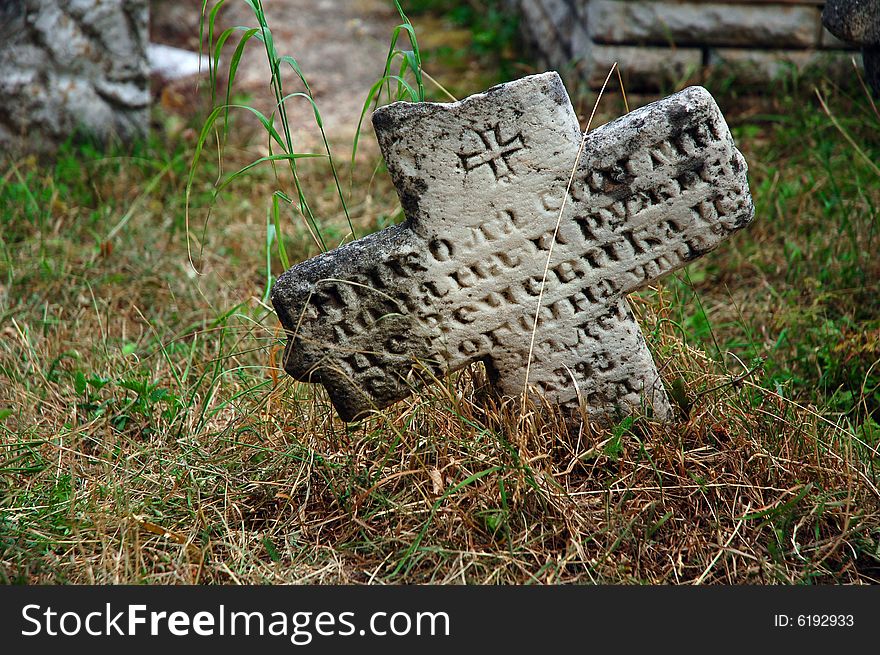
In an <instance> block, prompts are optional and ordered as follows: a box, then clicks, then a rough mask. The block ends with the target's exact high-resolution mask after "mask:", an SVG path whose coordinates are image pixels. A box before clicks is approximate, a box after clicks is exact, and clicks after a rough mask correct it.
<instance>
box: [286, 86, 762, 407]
mask: <svg viewBox="0 0 880 655" xmlns="http://www.w3.org/2000/svg"><path fill="white" fill-rule="evenodd" d="M374 125H375V126H376V133H377V137H378V139H379V143H380V146H381V147H382V152H383V154H384V156H385V160H386V163H387V164H388V169H389V172H390V173H391V175H392V178H393V180H394V183H395V185H396V186H397V188H398V190H399V191H400V193H401V199H402V201H403V204H404V207H405V209H406V212H407V217H408V221H407V222H406V223H404V224H403V225H401V226H396V227H393V228H389V229H387V230H385V231H383V232H380V233H377V234H374V235H371V236H369V237H366V238H364V239H361V240H359V241H355V242H353V243H350V244H347V245H345V246H343V247H341V248H339V249H337V250H335V251H333V252H330V253H327V254H325V255H320V256H318V257H316V258H314V259H312V260H309V261H308V262H304V263H302V264H298V265H297V266H295V267H293V268H292V269H291V270H290V271H288V272H286V273H285V274H284V275H283V276H282V277H281V278H280V279H279V281H278V283H277V284H276V287H275V288H274V289H273V295H272V300H273V303H274V305H275V307H276V310H277V311H278V315H279V318H280V319H281V321H282V323H283V325H284V327H285V329H286V331H287V332H288V335H289V339H288V348H287V352H286V360H285V368H286V370H287V371H288V372H289V373H290V374H291V375H293V376H294V377H296V378H298V379H301V380H310V381H314V382H321V383H323V384H324V385H325V386H326V387H327V389H328V391H329V393H330V397H331V399H332V400H333V402H334V404H335V405H336V407H337V409H338V410H339V412H340V415H341V416H342V417H343V418H344V419H346V420H350V419H352V418H354V417H356V416H359V415H360V414H362V413H363V412H365V411H368V410H370V409H373V408H379V407H384V406H386V405H388V404H390V403H391V402H394V401H395V400H398V399H400V398H403V397H405V396H406V395H408V394H409V393H411V392H412V389H413V384H414V383H415V381H416V379H417V376H416V375H415V374H416V373H417V372H419V371H424V370H426V369H427V371H429V372H430V373H431V374H433V375H438V376H439V375H442V374H444V373H445V372H447V371H453V370H457V369H459V368H461V367H463V366H466V365H467V364H469V363H471V362H475V361H480V360H482V361H484V362H485V363H486V365H487V367H488V368H489V370H490V372H491V373H492V377H493V379H494V380H495V383H496V385H497V386H498V388H499V390H500V392H501V393H503V394H508V395H516V394H519V393H521V392H522V391H523V390H524V388H525V385H526V382H527V381H526V374H525V369H526V367H527V365H529V355H530V352H531V356H532V359H531V362H530V365H529V368H530V373H529V379H528V385H529V388H530V389H531V390H532V392H533V393H535V395H536V397H542V398H544V399H545V400H548V401H550V402H554V403H558V404H560V405H563V406H566V407H577V406H580V405H583V406H585V407H586V408H587V410H588V411H589V412H590V413H591V414H592V415H594V416H607V415H610V414H615V413H619V412H628V411H632V410H633V408H636V407H639V406H642V405H647V406H651V407H652V408H653V411H654V413H655V415H657V416H660V417H664V416H666V415H667V414H668V412H669V405H668V400H667V398H666V395H665V392H664V390H663V386H662V383H661V381H660V376H659V373H658V371H657V367H656V365H655V364H654V361H653V359H652V357H651V354H650V352H649V350H648V348H647V346H646V344H645V341H644V338H643V337H642V334H641V331H640V330H639V327H638V325H637V323H636V322H635V320H634V318H633V316H632V313H631V311H630V309H629V306H628V304H627V301H626V295H627V294H628V293H631V292H633V291H635V290H637V289H639V288H641V287H643V286H645V285H647V284H650V283H652V282H654V281H655V280H657V279H658V278H659V277H661V276H663V275H665V274H667V273H669V272H671V271H673V270H675V269H677V268H680V267H681V266H684V265H685V264H687V263H688V262H689V261H692V260H693V259H694V258H696V257H699V256H701V255H702V254H703V253H705V252H708V251H709V250H711V249H713V248H714V247H716V246H717V245H718V244H719V243H720V242H721V241H722V240H724V239H725V238H726V237H727V235H729V234H730V233H731V232H733V231H735V230H737V229H740V228H742V227H744V226H745V225H746V224H747V223H748V222H749V221H750V220H751V218H752V215H753V209H752V203H751V198H750V196H749V192H748V184H747V180H746V165H745V162H744V160H743V159H742V156H741V155H740V154H739V152H738V151H737V150H736V149H735V147H734V145H733V141H732V139H731V137H730V133H729V130H728V129H727V126H726V124H725V123H724V119H723V118H722V116H721V114H720V112H719V111H718V108H717V106H716V105H715V103H714V101H713V100H712V98H711V96H709V94H708V93H707V92H706V91H705V90H703V89H700V88H696V87H694V88H690V89H686V90H685V91H683V92H681V93H678V94H676V95H674V96H671V97H670V98H667V99H666V100H663V101H660V102H658V103H655V104H653V105H649V106H648V107H645V108H643V109H640V110H637V111H635V112H632V113H630V114H628V115H626V116H624V117H623V118H621V119H618V120H617V121H614V122H612V123H610V124H608V125H606V126H604V127H602V128H600V129H598V130H596V131H595V132H593V133H591V134H590V135H588V136H587V137H586V143H585V148H584V151H583V152H584V155H583V157H582V158H581V160H580V161H579V162H578V163H577V168H576V169H575V175H574V178H573V182H572V184H571V186H570V187H568V181H569V177H570V175H571V171H572V169H573V167H574V166H575V163H576V161H577V159H578V151H579V148H580V142H581V138H582V135H581V134H580V132H579V129H578V123H577V118H576V116H575V115H574V112H573V110H572V108H571V105H570V103H569V101H568V97H567V95H566V93H565V90H564V88H563V87H562V84H561V81H560V80H559V78H558V76H557V75H556V74H555V73H548V74H544V75H537V76H532V77H529V78H525V79H523V80H519V81H517V82H512V83H509V84H506V85H502V86H500V87H496V88H495V89H493V90H491V91H490V92H488V93H486V94H481V95H477V96H473V97H471V98H468V99H466V100H464V101H462V102H459V103H454V104H451V105H426V104H424V103H422V104H420V105H407V104H404V103H396V104H394V105H391V106H389V107H386V108H382V109H380V110H379V111H377V113H376V115H375V116H374ZM453 134H460V135H462V137H461V139H462V142H461V143H457V142H455V141H454V140H452V141H450V136H449V135H453ZM526 163H527V166H528V167H527V168H526V167H525V166H526ZM514 168H516V170H514ZM479 170H485V171H487V172H488V171H491V173H492V175H491V176H490V175H487V174H480V175H475V174H473V173H474V172H475V171H479ZM513 176H515V177H516V183H515V184H499V181H511V180H512V178H513ZM413 190H416V192H415V193H414V191H413ZM566 193H568V199H567V202H565V203H563V200H564V199H565V196H566ZM560 212H562V214H560ZM539 301H540V307H539V306H538V305H539ZM533 335H534V339H533Z"/></svg>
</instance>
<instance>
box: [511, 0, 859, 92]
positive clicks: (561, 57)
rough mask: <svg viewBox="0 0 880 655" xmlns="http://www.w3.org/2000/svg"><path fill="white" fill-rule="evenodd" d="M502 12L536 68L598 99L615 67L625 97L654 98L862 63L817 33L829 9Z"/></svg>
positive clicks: (671, 0)
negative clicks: (516, 26) (664, 91)
mask: <svg viewBox="0 0 880 655" xmlns="http://www.w3.org/2000/svg"><path fill="white" fill-rule="evenodd" d="M508 2H509V4H510V7H511V9H513V10H515V11H518V12H519V14H520V15H521V17H522V21H521V25H522V33H523V36H524V38H525V39H526V41H527V43H528V44H529V45H530V46H531V48H532V50H533V51H534V53H535V54H536V55H537V56H538V58H539V59H540V63H542V64H544V65H546V66H548V67H553V68H557V69H558V70H560V71H561V72H563V74H564V75H566V77H567V78H568V79H569V82H570V83H576V82H583V83H586V84H587V85H588V86H590V87H591V88H594V89H595V88H598V87H599V86H601V84H602V82H603V80H604V79H605V76H606V75H607V73H608V71H609V70H610V69H611V66H612V64H613V63H614V62H615V61H616V62H618V64H619V66H620V70H621V73H622V74H623V79H624V83H625V84H626V88H627V90H632V91H656V90H658V89H661V88H665V87H667V86H669V85H673V86H676V85H677V86H682V85H684V84H685V82H686V81H688V80H689V81H690V82H693V81H696V78H698V77H699V76H700V75H702V74H703V73H705V72H708V71H710V70H716V71H721V72H727V71H729V72H730V73H731V74H734V75H736V76H737V79H738V80H739V81H741V82H744V83H747V84H760V83H767V82H771V81H772V80H773V79H774V78H775V77H777V76H779V75H780V74H781V73H783V72H784V71H786V70H790V69H792V68H795V69H798V70H803V69H804V68H806V67H808V66H825V67H827V68H828V70H829V71H830V72H832V73H833V74H841V73H843V74H851V73H852V66H851V64H850V60H851V59H852V57H856V58H857V59H860V57H859V54H858V52H857V51H855V50H854V46H853V45H852V44H849V43H847V42H845V41H843V40H841V39H838V38H836V37H835V36H834V35H833V34H831V32H829V31H828V30H827V29H825V28H824V27H823V25H822V20H821V15H822V7H823V5H825V4H826V2H825V0H717V1H712V2H697V1H689V0H685V1H676V0H508Z"/></svg>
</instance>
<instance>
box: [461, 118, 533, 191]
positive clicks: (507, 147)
mask: <svg viewBox="0 0 880 655" xmlns="http://www.w3.org/2000/svg"><path fill="white" fill-rule="evenodd" d="M474 131H475V132H476V134H477V135H478V136H479V137H480V141H481V142H482V144H483V148H482V149H480V150H475V151H472V152H463V153H459V155H458V156H459V157H460V158H461V163H462V165H463V166H464V169H465V170H466V171H472V170H474V169H475V168H479V167H480V166H488V167H489V168H491V169H492V173H493V174H494V175H495V179H496V180H500V179H502V178H507V177H509V176H510V175H512V174H513V172H514V171H513V169H512V168H511V167H510V156H511V155H512V154H513V153H515V152H517V151H518V150H522V149H523V148H524V147H525V145H524V144H523V138H522V134H517V135H516V136H513V137H511V138H509V139H507V140H505V139H502V138H501V124H500V123H496V124H495V125H494V126H493V127H492V128H491V129H488V130H474Z"/></svg>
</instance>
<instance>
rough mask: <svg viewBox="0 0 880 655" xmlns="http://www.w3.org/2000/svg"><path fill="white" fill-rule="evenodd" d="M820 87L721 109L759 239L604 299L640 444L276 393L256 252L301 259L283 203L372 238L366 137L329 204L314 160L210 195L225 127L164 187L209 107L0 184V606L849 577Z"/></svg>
mask: <svg viewBox="0 0 880 655" xmlns="http://www.w3.org/2000/svg"><path fill="white" fill-rule="evenodd" d="M416 25H417V26H418V20H417V19H416ZM254 38H256V37H254ZM424 56H425V57H430V53H429V52H426V53H425V54H424ZM404 60H405V57H404ZM398 61H399V59H398ZM379 63H380V64H381V62H379ZM438 65H439V63H438ZM405 72H406V71H405ZM408 74H409V75H411V71H409V73H408ZM407 79H412V78H411V77H409V78H407ZM708 84H710V88H713V87H712V86H711V85H712V84H713V81H712V80H710V81H709V82H708ZM839 84H840V82H839V81H838V82H835V81H831V80H827V79H822V78H821V77H801V78H790V79H787V80H785V83H784V84H782V83H780V85H779V86H777V87H776V90H775V91H774V93H773V94H772V95H771V94H767V95H765V96H758V97H756V96H754V95H746V94H743V93H742V92H741V91H738V90H737V87H736V85H730V84H727V83H724V84H723V85H722V84H719V86H718V88H719V89H721V91H722V93H720V94H719V102H720V103H721V105H722V107H724V109H725V113H726V115H727V118H728V120H729V122H730V123H731V126H732V129H733V131H734V134H735V136H736V139H737V143H738V145H739V146H740V147H741V149H742V150H743V151H744V153H745V155H746V159H747V160H748V162H749V165H750V179H751V184H752V190H753V193H754V196H755V201H756V206H757V216H756V219H755V222H754V224H753V225H752V226H751V227H750V228H749V229H748V230H747V231H746V232H744V233H740V234H737V235H736V236H735V237H734V238H733V239H731V240H730V241H729V242H728V243H727V244H725V245H724V246H723V247H722V248H720V249H719V250H718V251H716V252H715V253H712V254H711V255H709V256H707V257H706V258H704V259H702V260H700V261H699V262H696V263H695V264H693V265H691V266H690V267H689V268H688V269H687V270H686V271H685V272H683V273H681V274H679V275H677V276H675V277H672V278H668V279H667V280H666V281H665V282H664V283H663V284H662V285H661V286H660V287H658V288H657V289H656V290H653V291H650V292H647V293H644V294H642V295H641V296H639V297H637V298H634V299H633V303H634V305H635V308H636V311H637V313H638V314H639V315H640V318H641V324H642V327H643V331H644V332H645V334H646V336H647V338H648V342H649V345H650V347H651V348H652V350H653V352H654V353H655V358H656V359H657V362H658V364H659V365H660V367H661V369H662V372H663V375H664V380H665V382H666V386H667V388H668V389H670V391H671V393H672V395H673V396H674V397H675V400H676V404H677V405H678V407H679V408H680V410H681V412H682V415H681V417H680V418H679V420H677V421H675V422H673V423H671V424H668V425H661V424H657V423H654V422H652V421H650V420H649V419H646V418H645V417H640V416H636V417H633V418H630V419H626V420H624V421H622V422H620V423H619V424H617V425H614V426H611V427H602V426H597V425H592V424H589V423H586V422H581V423H579V424H578V425H576V426H575V427H574V429H571V427H570V426H568V425H566V424H565V423H564V421H563V420H562V419H561V417H559V416H556V415H555V414H554V412H553V410H552V408H541V407H533V408H531V409H532V411H530V412H529V413H528V415H527V417H526V419H525V420H524V421H523V420H521V419H520V411H519V410H520V404H519V402H518V401H512V402H508V403H501V402H500V401H498V400H497V399H495V398H493V396H492V395H491V394H489V393H487V389H486V384H487V382H486V379H485V373H484V371H483V370H482V369H480V368H479V367H474V368H472V369H470V370H467V371H463V372H462V373H460V374H457V375H454V376H451V377H450V378H449V379H446V380H442V381H439V382H438V383H437V384H434V385H431V386H429V387H427V388H425V389H423V390H421V391H420V392H419V393H417V394H415V395H413V396H412V397H411V398H409V399H408V400H406V401H403V402H401V403H399V404H397V405H395V406H393V407H390V408H388V409H386V410H384V411H382V412H377V413H376V414H375V415H373V416H371V417H369V418H368V419H366V420H363V421H361V422H359V423H356V424H351V425H345V424H343V423H341V422H339V421H338V419H337V418H336V417H335V414H334V412H333V410H332V408H331V406H330V405H329V402H328V400H327V398H326V396H325V394H324V393H323V391H322V390H321V389H320V388H315V387H311V386H308V385H302V384H299V383H296V382H294V381H292V380H291V379H289V378H287V377H286V376H285V375H284V374H283V373H282V372H281V371H280V370H279V363H280V356H281V348H282V346H283V335H282V334H281V332H280V329H279V326H278V322H277V319H276V318H275V316H274V315H273V313H272V312H271V308H270V307H268V306H267V304H266V300H265V299H266V293H267V291H268V288H269V286H270V285H271V283H272V280H273V279H274V277H275V276H277V275H278V274H279V273H280V272H281V271H282V270H283V265H282V262H281V252H282V248H281V247H280V246H281V245H283V252H284V253H285V256H286V257H287V258H289V260H290V261H291V262H294V261H299V260H300V259H303V258H305V257H307V256H310V255H313V254H316V253H317V252H318V251H319V250H320V248H319V246H318V244H317V243H316V240H315V238H314V234H313V232H314V228H313V227H312V225H311V221H310V220H309V213H308V212H306V211H305V210H304V208H303V205H302V203H301V201H300V200H301V198H300V196H302V197H303V198H306V199H307V203H308V208H309V212H310V214H311V216H312V217H314V219H315V225H317V226H318V227H319V229H320V230H321V234H322V235H323V238H324V241H325V243H326V245H327V246H328V247H332V246H333V245H336V244H337V243H340V242H341V241H343V240H345V239H346V238H350V237H349V236H348V235H349V233H350V232H351V231H352V229H353V231H355V232H356V233H357V234H359V235H360V234H365V233H367V232H369V231H372V230H374V229H376V228H377V227H380V226H384V225H385V224H388V223H390V222H394V221H396V220H399V218H400V211H399V207H398V205H397V198H396V195H395V192H394V189H393V187H392V186H391V184H390V181H389V180H388V179H387V176H386V175H385V174H384V172H383V171H382V170H381V169H380V170H378V171H377V170H376V169H375V167H374V166H373V165H372V164H373V162H375V156H376V150H375V147H374V146H373V145H372V143H371V141H372V139H367V138H364V139H363V141H362V143H361V146H360V150H361V152H360V154H359V155H358V157H357V159H356V160H355V163H354V166H352V165H351V161H350V160H349V159H348V158H347V157H345V156H341V157H338V158H337V159H336V166H337V169H338V174H339V179H340V180H343V181H344V182H343V183H341V184H339V185H337V183H336V182H335V181H334V177H333V175H331V174H330V173H329V168H328V165H329V159H328V158H327V157H323V158H314V159H285V160H283V161H282V163H283V165H284V166H281V165H279V166H278V167H277V168H275V167H274V165H275V163H277V162H266V164H265V165H264V166H258V167H256V168H254V169H252V170H250V171H249V172H248V175H247V176H241V177H237V178H235V179H233V180H231V181H230V183H229V184H228V185H226V186H224V187H223V188H222V189H221V190H219V191H218V190H217V187H218V184H217V181H218V180H224V179H226V177H225V175H226V174H225V173H224V172H225V171H236V170H239V169H241V168H243V167H244V166H247V165H248V164H249V163H251V162H253V161H255V159H257V158H259V157H260V156H265V155H266V151H265V150H261V149H260V148H256V147H254V146H253V145H252V144H240V143H236V142H235V138H236V130H235V125H236V123H235V121H236V120H237V119H236V117H235V115H233V116H232V118H231V120H232V123H231V124H230V125H231V126H230V129H229V130H228V132H226V134H228V137H227V142H226V148H225V154H224V157H223V158H222V159H218V152H217V148H216V145H215V144H216V140H215V139H214V137H213V133H210V134H209V136H210V137H211V138H206V139H205V140H204V142H203V153H202V157H201V159H200V164H199V166H197V167H195V168H194V169H192V168H191V164H192V161H193V159H194V155H195V151H196V149H197V146H198V143H199V140H200V137H201V127H202V125H203V124H204V121H205V120H206V116H207V115H208V114H209V110H206V111H205V114H204V115H203V116H202V117H201V119H198V118H197V119H195V120H194V122H193V125H192V126H191V127H192V128H194V129H188V130H181V131H178V132H176V133H175V134H174V135H171V134H165V135H162V134H161V133H160V135H159V136H155V137H153V139H152V140H150V141H148V142H145V143H140V144H135V145H134V146H133V147H132V148H129V149H121V148H118V147H112V148H110V149H109V150H107V149H99V148H97V147H95V146H94V145H90V144H89V143H88V142H85V141H76V142H71V143H69V144H66V145H64V146H63V147H62V148H61V150H60V152H59V154H58V156H57V158H56V159H55V160H53V161H42V160H38V159H35V158H28V157H21V158H11V157H6V158H4V159H3V160H2V163H0V207H3V213H2V217H0V220H2V232H0V332H2V338H0V485H2V486H0V579H2V580H3V581H4V582H7V583H87V582H99V583H149V584H152V583H278V582H293V583H330V582H354V583H375V584H384V583H462V582H467V583H516V584H545V583H570V582H578V583H624V584H655V583H672V584H696V583H699V584H718V583H726V584H730V583H733V584H741V583H756V584H813V583H874V582H877V581H878V580H880V520H878V517H880V492H878V478H877V473H878V465H880V457H878V447H880V411H878V404H880V397H878V389H880V370H878V369H880V364H878V360H880V303H878V293H877V291H878V289H877V284H878V280H880V277H878V272H880V271H878V267H880V264H878V260H877V258H876V256H874V253H876V248H877V239H878V235H877V231H878V214H880V212H878V206H880V179H878V176H877V175H876V173H875V172H874V169H873V168H872V165H871V164H872V162H876V161H878V160H880V142H878V137H877V135H878V134H880V117H878V115H877V114H876V113H875V111H874V109H873V108H872V105H871V103H870V101H869V100H868V97H867V96H866V95H865V94H864V93H863V92H862V91H861V89H860V87H859V86H858V85H857V84H856V83H853V84H852V85H850V86H839ZM814 88H818V90H819V93H820V94H821V97H822V100H823V101H824V103H825V105H826V106H827V108H828V113H826V112H825V110H824V109H823V107H822V103H820V102H819V98H818V97H817V95H816V93H815V91H814ZM367 91H368V90H367V89H364V90H363V94H364V97H366V96H367ZM392 91H393V90H392ZM282 93H289V91H286V90H284V89H283V88H282ZM428 93H429V95H430V93H431V91H430V90H429V91H428ZM157 112H159V113H160V114H161V108H159V109H157ZM159 118H161V115H160V116H159ZM219 121H220V119H218V122H216V123H215V125H216V126H219V127H222V122H219ZM219 127H218V129H219ZM311 129H314V127H312V128H311ZM220 133H221V134H222V133H223V131H222V130H220ZM280 136H282V138H281V143H282V144H286V143H287V140H286V138H284V135H280ZM847 137H849V138H847ZM854 144H855V145H854ZM276 145H277V144H276ZM331 147H332V148H333V149H334V150H336V149H338V148H341V147H342V146H339V145H337V144H334V143H332V142H329V143H328V150H329V149H330V148H331ZM279 148H281V146H279ZM858 150H861V152H862V153H864V155H865V157H862V156H860V155H859V152H858ZM274 152H275V153H276V154H278V153H281V154H288V155H291V154H293V153H294V152H295V151H294V149H293V148H290V149H289V150H285V149H283V148H281V149H280V150H276V151H274ZM343 152H344V151H343ZM325 154H326V153H325ZM290 164H295V165H296V178H295V179H294V175H293V172H292V171H291V169H290V166H289V165H290ZM349 180H350V189H351V190H350V192H349V190H348V188H347V187H348V186H349V184H348V181H349ZM340 188H341V191H340ZM187 191H188V194H187ZM279 191H280V192H281V193H283V194H284V196H283V197H282V196H279V195H278V193H279ZM341 194H342V195H344V199H345V200H346V201H347V205H346V208H345V209H344V208H343V206H342V202H341V200H342V198H341V197H340V195H341ZM187 195H188V202H189V217H190V224H189V232H187ZM273 198H274V199H275V200H274V201H273ZM349 224H350V225H351V227H350V225H349ZM276 226H277V227H276ZM187 236H189V239H188V238H187ZM190 255H192V256H193V258H194V261H195V263H196V268H197V270H198V271H199V272H198V273H196V272H195V270H194V269H193V267H192V266H191V265H190Z"/></svg>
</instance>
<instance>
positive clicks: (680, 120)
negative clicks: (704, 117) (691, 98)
mask: <svg viewBox="0 0 880 655" xmlns="http://www.w3.org/2000/svg"><path fill="white" fill-rule="evenodd" d="M667 116H668V117H669V125H670V126H672V128H673V129H674V130H675V131H684V129H685V128H686V127H687V126H688V125H689V124H690V122H691V112H690V111H688V108H687V105H685V104H683V103H679V102H673V103H670V107H669V113H668V114H667Z"/></svg>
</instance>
